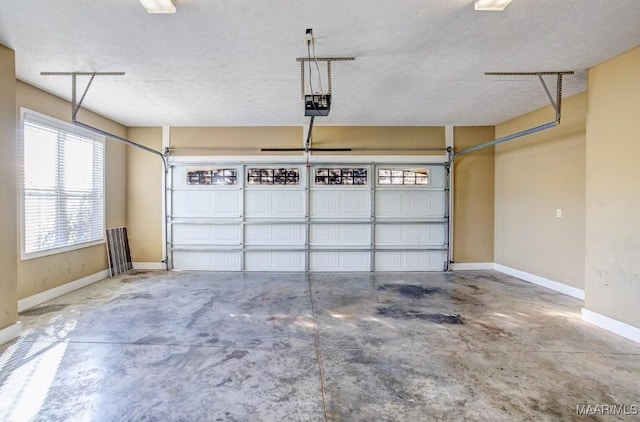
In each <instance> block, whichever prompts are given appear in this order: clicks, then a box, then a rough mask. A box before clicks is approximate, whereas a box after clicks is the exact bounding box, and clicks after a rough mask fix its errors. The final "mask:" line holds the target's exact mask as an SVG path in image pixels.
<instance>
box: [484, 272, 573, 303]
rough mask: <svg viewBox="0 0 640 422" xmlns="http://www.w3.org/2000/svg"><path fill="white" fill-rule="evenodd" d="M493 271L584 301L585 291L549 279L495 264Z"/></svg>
mask: <svg viewBox="0 0 640 422" xmlns="http://www.w3.org/2000/svg"><path fill="white" fill-rule="evenodd" d="M493 269H494V270H496V271H499V272H501V273H505V274H509V275H510V276H513V277H517V278H519V279H521V280H524V281H528V282H529V283H533V284H537V285H538V286H542V287H546V288H547V289H551V290H555V291H556V292H560V293H563V294H565V295H569V296H571V297H575V298H576V299H580V300H584V290H582V289H578V288H577V287H572V286H568V285H566V284H564V283H560V282H559V281H554V280H549V279H548V278H544V277H540V276H539V275H535V274H530V273H527V272H525V271H520V270H516V269H515V268H510V267H506V266H504V265H500V264H493Z"/></svg>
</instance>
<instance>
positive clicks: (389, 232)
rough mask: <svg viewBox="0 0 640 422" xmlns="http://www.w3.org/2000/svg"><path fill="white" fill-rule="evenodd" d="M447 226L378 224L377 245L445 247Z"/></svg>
mask: <svg viewBox="0 0 640 422" xmlns="http://www.w3.org/2000/svg"><path fill="white" fill-rule="evenodd" d="M445 233H446V225H445V224H378V225H377V226H376V244H377V245H381V246H384V245H394V246H395V245H443V244H444V242H445Z"/></svg>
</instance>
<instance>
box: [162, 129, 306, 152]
mask: <svg viewBox="0 0 640 422" xmlns="http://www.w3.org/2000/svg"><path fill="white" fill-rule="evenodd" d="M170 138H171V144H170V145H171V148H178V149H182V151H176V152H175V153H174V155H242V154H261V152H260V148H302V147H303V146H304V145H303V133H302V127H301V126H265V127H172V128H171V132H170ZM197 148H203V149H200V150H198V149H197ZM206 148H217V149H218V150H216V151H213V150H206ZM222 148H224V149H226V150H221V149H222ZM188 149H190V150H188ZM270 154H271V155H284V154H286V153H284V152H273V153H270ZM293 154H298V155H300V154H301V153H299V152H298V153H293Z"/></svg>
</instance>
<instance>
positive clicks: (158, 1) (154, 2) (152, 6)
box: [138, 0, 176, 13]
mask: <svg viewBox="0 0 640 422" xmlns="http://www.w3.org/2000/svg"><path fill="white" fill-rule="evenodd" d="M138 1H139V2H140V4H142V6H143V7H144V8H145V9H146V11H147V13H176V6H175V5H174V4H173V2H172V1H171V0H138Z"/></svg>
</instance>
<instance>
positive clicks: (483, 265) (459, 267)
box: [451, 262, 493, 271]
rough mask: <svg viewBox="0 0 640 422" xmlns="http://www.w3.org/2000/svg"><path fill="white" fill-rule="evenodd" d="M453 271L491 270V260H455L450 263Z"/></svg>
mask: <svg viewBox="0 0 640 422" xmlns="http://www.w3.org/2000/svg"><path fill="white" fill-rule="evenodd" d="M451 269H452V270H453V271H472V270H493V262H456V263H453V264H451Z"/></svg>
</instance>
